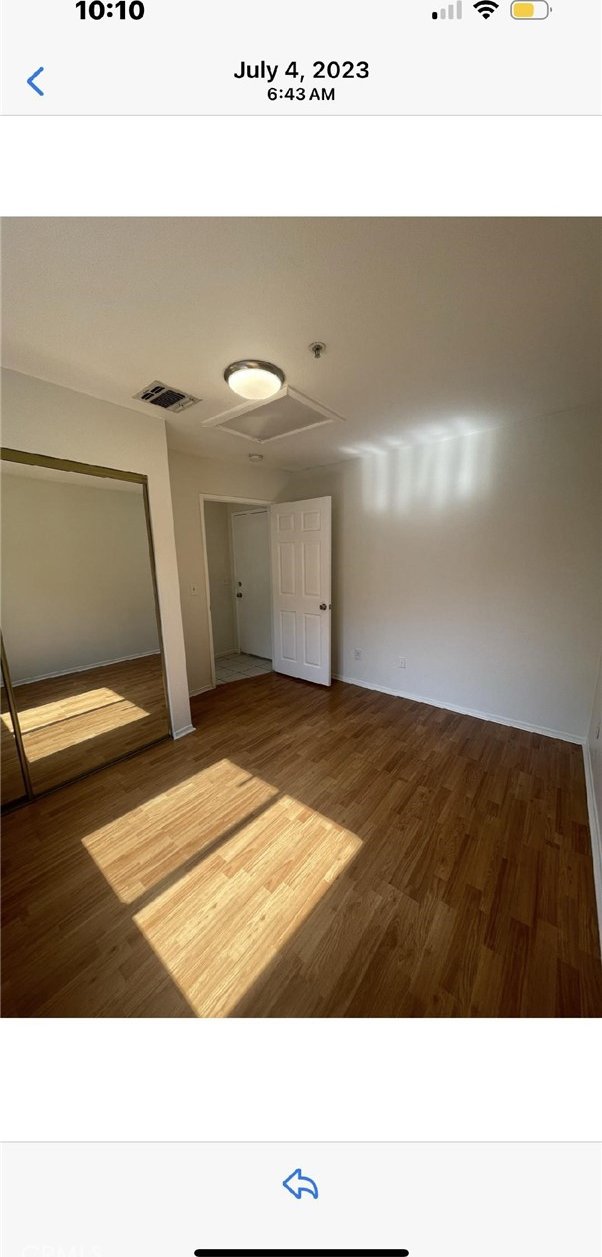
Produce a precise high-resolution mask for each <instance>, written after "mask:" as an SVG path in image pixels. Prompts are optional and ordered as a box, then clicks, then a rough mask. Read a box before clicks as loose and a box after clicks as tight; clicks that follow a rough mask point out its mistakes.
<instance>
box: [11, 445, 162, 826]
mask: <svg viewBox="0 0 602 1257" xmlns="http://www.w3.org/2000/svg"><path fill="white" fill-rule="evenodd" d="M1 476H2V485H1V487H2V621H3V639H4V649H5V657H4V667H5V670H6V674H7V675H6V681H7V684H5V685H3V689H2V745H3V751H4V747H5V744H6V751H5V756H6V758H4V756H3V763H4V772H5V773H6V774H7V778H8V785H7V787H6V791H7V795H8V796H9V797H6V798H5V792H4V787H3V795H2V802H3V803H12V802H15V801H17V800H18V799H20V798H22V797H23V795H24V794H26V795H29V797H31V795H36V794H42V793H44V792H45V791H47V790H51V789H53V788H54V787H56V786H58V785H61V784H64V783H65V782H67V781H72V780H74V779H75V778H78V777H81V776H83V775H84V774H86V773H89V772H91V771H93V770H94V769H97V768H100V767H102V766H103V765H105V764H109V763H112V762H113V761H114V760H116V759H119V758H121V757H123V756H124V755H129V754H131V753H132V752H133V751H136V750H139V749H140V748H141V747H144V746H148V745H150V744H151V743H154V742H157V741H159V740H160V739H161V738H164V737H166V736H167V735H168V734H169V714H168V706H167V701H166V690H165V684H164V670H163V657H162V648H161V633H160V623H159V618H158V612H157V598H156V581H155V572H154V559H153V549H152V537H151V533H150V519H149V512H148V497H147V485H146V478H145V477H144V476H137V475H133V474H132V475H129V474H125V473H123V472H114V471H110V470H108V469H106V468H99V467H96V468H92V467H87V466H84V465H80V464H76V463H70V462H65V461H62V460H61V461H59V460H56V459H51V458H43V457H38V456H33V455H29V454H23V453H21V452H18V451H14V450H3V451H2V462H1ZM9 699H12V703H11V702H9ZM11 708H12V711H11ZM15 723H16V724H17V726H18V727H17V728H16V729H15V728H14V727H13V726H14V724H15ZM19 751H20V752H21V758H22V759H23V769H21V760H20V759H19Z"/></svg>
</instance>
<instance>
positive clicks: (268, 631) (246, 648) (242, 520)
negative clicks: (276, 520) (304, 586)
mask: <svg viewBox="0 0 602 1257" xmlns="http://www.w3.org/2000/svg"><path fill="white" fill-rule="evenodd" d="M232 545H233V550H234V587H235V591H236V614H237V617H238V649H239V650H242V651H243V652H244V653H245V654H246V655H259V656H260V657H261V658H262V659H271V658H272V600H271V596H270V534H269V529H268V513H267V511H246V512H244V513H242V514H240V515H239V514H236V515H233V516H232Z"/></svg>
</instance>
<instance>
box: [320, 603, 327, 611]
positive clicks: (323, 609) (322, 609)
mask: <svg viewBox="0 0 602 1257" xmlns="http://www.w3.org/2000/svg"><path fill="white" fill-rule="evenodd" d="M325 610H326V603H325V602H321V603H320V611H325Z"/></svg>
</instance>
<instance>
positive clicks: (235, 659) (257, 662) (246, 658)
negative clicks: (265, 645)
mask: <svg viewBox="0 0 602 1257" xmlns="http://www.w3.org/2000/svg"><path fill="white" fill-rule="evenodd" d="M271 671H272V660H271V659H260V658H259V656H258V655H222V656H221V658H220V659H216V661H215V681H216V684H217V685H225V684H226V682H227V681H240V680H241V678H242V677H258V676H261V675H262V673H264V672H271Z"/></svg>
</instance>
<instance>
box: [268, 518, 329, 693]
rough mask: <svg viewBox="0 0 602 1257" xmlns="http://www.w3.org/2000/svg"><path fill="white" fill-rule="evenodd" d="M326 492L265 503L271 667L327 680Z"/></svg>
mask: <svg viewBox="0 0 602 1257" xmlns="http://www.w3.org/2000/svg"><path fill="white" fill-rule="evenodd" d="M331 513H332V499H331V498H308V499H307V500H306V501H305V502H278V503H276V505H275V506H272V507H270V515H271V533H272V615H273V643H274V656H273V662H274V671H275V672H284V673H285V674H286V676H290V677H302V678H303V679H304V680H305V681H316V682H317V683H318V685H330V620H331V610H330V607H331V588H330V579H331Z"/></svg>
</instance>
